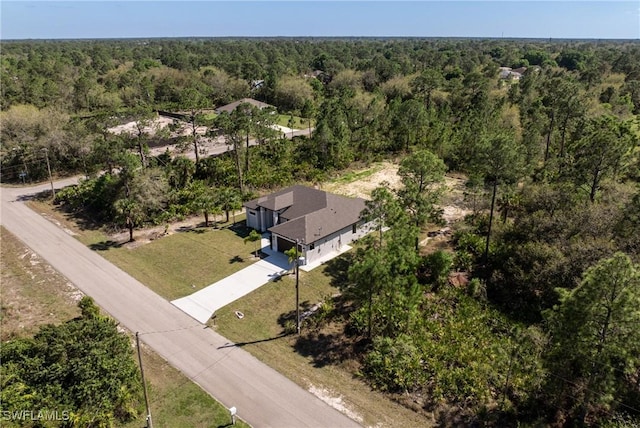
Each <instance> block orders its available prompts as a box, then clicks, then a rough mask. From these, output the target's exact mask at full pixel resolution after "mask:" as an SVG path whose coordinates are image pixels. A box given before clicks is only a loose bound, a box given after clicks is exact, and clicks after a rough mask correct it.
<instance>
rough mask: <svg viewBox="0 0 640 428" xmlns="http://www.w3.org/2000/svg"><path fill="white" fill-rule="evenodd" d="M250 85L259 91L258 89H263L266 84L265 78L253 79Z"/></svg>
mask: <svg viewBox="0 0 640 428" xmlns="http://www.w3.org/2000/svg"><path fill="white" fill-rule="evenodd" d="M250 86H251V90H252V91H257V90H258V89H262V87H263V86H264V80H262V79H259V80H252V81H251V85H250Z"/></svg>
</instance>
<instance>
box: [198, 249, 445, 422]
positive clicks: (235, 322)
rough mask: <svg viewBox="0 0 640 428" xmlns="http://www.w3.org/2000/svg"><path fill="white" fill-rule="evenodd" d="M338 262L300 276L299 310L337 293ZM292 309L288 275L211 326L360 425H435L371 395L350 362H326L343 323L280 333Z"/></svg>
mask: <svg viewBox="0 0 640 428" xmlns="http://www.w3.org/2000/svg"><path fill="white" fill-rule="evenodd" d="M339 263H340V260H338V261H337V263H336V264H332V263H331V262H329V263H327V264H326V265H324V266H322V267H319V268H316V269H315V270H313V271H311V272H309V273H306V272H303V271H301V272H300V303H301V307H302V308H304V309H306V308H308V307H310V306H312V305H313V304H316V303H319V302H321V301H323V300H325V299H329V298H331V296H332V295H335V294H336V293H339V290H338V289H337V288H336V287H334V286H332V285H331V283H332V277H334V276H335V272H333V271H335V266H336V265H337V264H339ZM343 266H344V262H343ZM294 310H295V276H294V275H289V276H286V277H283V278H282V279H281V280H279V281H276V282H270V283H267V284H266V285H264V286H262V287H260V288H259V289H257V290H255V291H254V292H252V293H250V294H248V295H247V296H245V297H243V298H241V299H239V300H237V301H235V302H233V303H231V304H230V305H228V306H226V307H224V308H222V309H220V310H218V311H217V312H216V313H217V319H216V320H215V321H211V322H210V325H211V326H212V328H215V329H217V331H218V332H219V333H220V334H222V335H223V336H225V337H227V338H228V339H230V340H232V341H233V342H235V343H236V344H237V346H239V347H241V348H243V349H244V350H246V351H248V352H250V353H251V354H252V355H254V356H255V357H256V358H258V359H259V360H261V361H263V362H264V363H266V364H268V365H269V366H271V367H273V368H274V369H276V370H277V371H279V372H280V373H282V374H283V375H285V376H286V377H288V378H289V379H291V380H293V381H294V382H296V383H297V384H299V385H300V386H301V387H302V388H304V389H306V390H310V389H313V390H315V391H318V390H320V391H322V395H323V396H324V397H325V398H326V399H333V400H334V401H338V400H339V402H340V403H341V405H343V406H345V407H346V408H347V409H348V412H350V413H351V416H352V417H354V416H355V418H356V419H358V420H359V422H360V423H362V424H364V426H410V427H414V426H430V425H434V424H433V422H432V421H431V420H429V419H427V418H425V417H423V416H420V415H419V414H417V413H415V412H413V411H411V410H409V409H407V408H405V407H403V406H401V405H399V404H398V403H395V402H393V401H391V400H389V399H388V398H387V397H385V396H384V395H383V394H381V393H379V392H376V391H372V390H371V388H370V387H369V386H368V385H367V384H366V383H364V382H363V381H362V380H361V379H360V378H359V377H357V376H356V374H355V373H356V372H357V369H358V367H357V364H356V363H354V362H353V361H352V360H349V359H348V358H346V359H344V360H343V361H341V362H328V361H326V359H325V358H324V357H325V356H326V354H331V353H333V352H337V353H339V350H338V349H334V345H335V344H336V341H337V342H338V343H339V342H340V340H341V338H343V337H344V331H343V329H344V325H343V324H335V323H333V324H329V325H326V326H324V327H322V328H321V330H320V331H317V330H315V329H312V328H311V327H308V326H306V325H305V324H303V326H304V327H303V330H302V335H301V336H300V337H298V336H297V335H295V334H294V335H288V336H286V335H284V323H285V322H286V320H295V316H294ZM235 311H240V312H242V313H243V314H244V318H242V319H238V317H237V316H236V315H235ZM301 312H302V311H301ZM214 323H215V324H214ZM325 339H326V340H325Z"/></svg>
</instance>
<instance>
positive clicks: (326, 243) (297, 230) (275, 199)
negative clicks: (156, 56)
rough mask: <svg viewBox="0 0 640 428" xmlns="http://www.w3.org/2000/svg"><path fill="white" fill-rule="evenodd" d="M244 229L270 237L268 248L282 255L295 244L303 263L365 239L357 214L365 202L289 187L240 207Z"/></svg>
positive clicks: (368, 227) (366, 230) (367, 228)
mask: <svg viewBox="0 0 640 428" xmlns="http://www.w3.org/2000/svg"><path fill="white" fill-rule="evenodd" d="M244 206H245V208H246V211H247V226H248V227H251V228H254V229H256V230H258V231H260V232H266V231H268V232H270V233H271V248H272V249H273V250H276V251H280V252H284V251H286V250H288V249H290V248H293V247H294V246H295V245H296V242H298V250H299V252H300V255H301V256H302V257H304V260H305V263H313V262H314V261H316V260H319V259H320V258H322V257H324V256H326V255H327V254H329V253H331V252H333V251H338V250H339V249H340V248H341V247H343V246H345V245H347V244H349V243H351V242H352V241H354V240H356V239H358V238H360V237H362V236H364V235H366V234H367V233H369V231H370V230H371V225H370V224H365V223H364V222H363V220H362V217H361V214H362V211H363V210H364V208H365V201H364V199H361V198H348V197H345V196H340V195H334V194H332V193H327V192H324V191H322V190H317V189H313V188H310V187H305V186H300V185H296V186H291V187H287V188H286V189H283V190H280V191H279V192H276V193H272V194H270V195H267V196H263V197H261V198H257V199H253V200H251V201H248V202H246V203H245V204H244Z"/></svg>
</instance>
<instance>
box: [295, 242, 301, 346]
mask: <svg viewBox="0 0 640 428" xmlns="http://www.w3.org/2000/svg"><path fill="white" fill-rule="evenodd" d="M299 244H300V240H299V239H296V331H297V332H298V335H299V334H300V292H299V289H300V288H299V285H300V258H299V257H300V256H299V255H298V245H299Z"/></svg>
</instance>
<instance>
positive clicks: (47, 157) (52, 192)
mask: <svg viewBox="0 0 640 428" xmlns="http://www.w3.org/2000/svg"><path fill="white" fill-rule="evenodd" d="M42 150H44V157H45V159H46V160H47V171H49V182H50V183H51V197H52V198H53V199H55V198H56V191H55V189H54V188H53V177H52V176H51V164H49V149H47V148H46V147H45V148H43V149H42Z"/></svg>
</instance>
